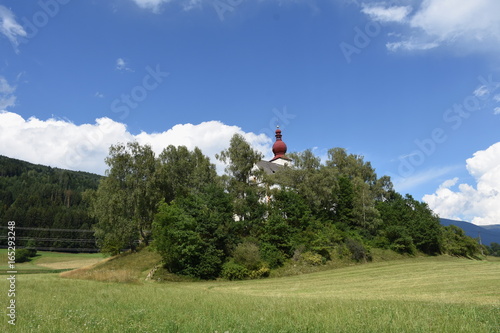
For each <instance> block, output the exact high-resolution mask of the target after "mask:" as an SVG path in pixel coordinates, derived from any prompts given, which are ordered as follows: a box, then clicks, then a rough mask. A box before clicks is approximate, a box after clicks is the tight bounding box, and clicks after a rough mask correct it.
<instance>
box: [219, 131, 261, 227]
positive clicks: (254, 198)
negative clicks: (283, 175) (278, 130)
mask: <svg viewBox="0 0 500 333" xmlns="http://www.w3.org/2000/svg"><path fill="white" fill-rule="evenodd" d="M216 158H217V159H218V160H220V161H222V162H224V163H226V164H227V167H226V174H227V176H228V182H227V183H228V184H227V188H228V190H229V193H231V195H232V197H233V205H234V213H235V215H236V216H237V217H238V218H237V219H238V220H239V221H245V220H247V221H248V222H250V221H249V220H251V219H252V218H259V217H258V216H257V217H256V216H255V212H260V211H261V209H260V208H259V205H260V202H259V198H260V197H262V195H263V192H264V189H263V188H259V187H257V186H255V184H254V183H253V182H251V179H255V178H261V177H262V172H261V171H260V170H257V169H256V168H255V165H256V163H257V162H258V161H260V160H261V159H262V158H263V156H262V154H261V153H260V152H258V151H256V150H254V149H253V148H252V147H251V146H250V144H249V143H248V142H247V141H246V140H245V138H244V137H243V136H242V135H240V134H235V135H233V137H232V138H231V142H230V143H229V148H228V149H226V150H224V151H222V152H221V153H220V154H217V155H216ZM245 229H248V226H247V227H245Z"/></svg>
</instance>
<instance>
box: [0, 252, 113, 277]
mask: <svg viewBox="0 0 500 333" xmlns="http://www.w3.org/2000/svg"><path fill="white" fill-rule="evenodd" d="M103 258H104V257H103V255H102V254H100V253H61V252H47V251H39V252H38V254H37V256H36V257H34V258H32V259H31V260H30V261H28V262H24V263H20V264H17V265H16V269H17V271H18V272H20V273H34V272H47V271H51V272H56V271H62V270H68V269H75V268H79V267H83V266H87V265H92V264H95V263H98V262H99V261H101V260H103ZM7 261H8V260H7V250H6V249H0V274H2V272H3V273H4V272H5V271H6V270H8V264H7Z"/></svg>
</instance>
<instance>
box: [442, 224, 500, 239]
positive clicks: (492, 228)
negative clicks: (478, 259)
mask: <svg viewBox="0 0 500 333" xmlns="http://www.w3.org/2000/svg"><path fill="white" fill-rule="evenodd" d="M440 220H441V224H442V225H444V226H449V225H455V226H457V227H459V228H462V229H463V230H464V231H465V234H466V235H467V236H469V237H472V238H478V237H481V242H482V243H483V244H484V245H490V244H491V243H493V242H495V243H498V244H500V224H494V225H482V226H479V225H475V224H473V223H470V222H465V221H456V220H450V219H440Z"/></svg>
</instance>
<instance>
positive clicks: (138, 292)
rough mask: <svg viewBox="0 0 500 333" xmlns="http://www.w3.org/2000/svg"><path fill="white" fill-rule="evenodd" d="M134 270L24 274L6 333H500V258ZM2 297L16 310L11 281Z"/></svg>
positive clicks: (3, 327)
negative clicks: (155, 275)
mask: <svg viewBox="0 0 500 333" xmlns="http://www.w3.org/2000/svg"><path fill="white" fill-rule="evenodd" d="M151 256H152V254H150V257H149V260H153V258H152V257H151ZM43 257H44V255H42V256H41V258H40V259H38V260H41V259H42V258H43ZM125 258H126V257H125ZM45 260H48V261H52V264H54V263H55V259H50V255H48V256H47V259H45ZM82 260H83V258H82ZM127 260H129V261H132V260H133V257H132V256H129V258H128V259H127ZM68 261H71V260H69V259H68ZM145 261H147V256H145V257H142V258H141V260H140V262H142V263H144V262H145ZM103 265H104V264H97V265H94V266H93V269H83V270H82V269H80V270H79V271H78V272H79V274H80V276H79V277H82V276H85V275H87V277H89V276H90V275H92V274H95V273H89V272H90V271H103V270H104V268H103V267H104V266H103ZM106 265H112V266H111V267H112V268H110V269H109V270H110V271H114V272H117V273H118V274H120V272H121V270H122V269H123V267H121V266H123V263H122V262H121V261H119V260H118V261H115V262H113V260H109V261H108V262H107V263H106ZM141 265H142V266H141ZM108 267H109V266H108ZM130 267H136V270H137V271H138V272H139V273H130V274H136V275H135V276H136V277H137V276H138V277H140V279H139V278H137V279H135V280H133V282H130V283H116V282H103V281H95V280H82V279H74V278H73V279H71V278H68V277H72V276H73V277H78V274H76V273H73V274H72V272H65V273H62V274H54V273H49V274H47V273H46V274H18V276H17V285H16V289H17V291H16V292H17V294H16V302H17V303H16V304H17V308H16V311H17V325H16V326H15V327H12V326H11V325H9V324H8V323H7V319H8V318H7V316H4V318H3V320H2V321H1V323H0V331H2V332H7V331H12V332H220V333H223V332H454V333H456V332H488V333H489V332H500V288H499V287H500V261H498V260H497V261H494V260H483V261H475V260H468V259H459V258H452V257H446V256H440V257H422V258H412V259H399V260H394V261H387V262H376V263H370V264H364V265H356V266H350V267H344V268H338V269H334V270H327V271H321V272H315V273H311V274H304V275H296V276H289V277H281V278H269V279H262V280H247V281H236V282H227V281H208V282H160V283H159V282H153V281H144V279H143V278H144V277H145V275H146V274H147V272H146V270H144V269H143V268H144V265H143V264H139V263H137V264H136V266H134V265H131V266H130ZM88 274H90V275H88ZM137 274H138V275H137ZM61 275H63V276H65V277H61ZM0 290H4V291H3V292H1V294H2V299H4V300H5V301H4V302H3V303H4V305H6V304H7V303H6V302H7V296H6V294H7V290H8V285H7V281H6V280H5V279H2V280H1V283H0Z"/></svg>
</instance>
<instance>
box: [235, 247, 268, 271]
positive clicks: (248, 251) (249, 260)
mask: <svg viewBox="0 0 500 333" xmlns="http://www.w3.org/2000/svg"><path fill="white" fill-rule="evenodd" d="M233 259H234V262H235V263H237V264H240V265H242V266H244V267H245V268H247V269H248V270H251V271H254V270H258V269H259V267H261V266H262V259H261V257H260V252H259V247H258V246H257V244H255V243H254V242H249V241H245V242H243V243H241V244H239V245H238V246H237V247H236V249H235V250H234V253H233Z"/></svg>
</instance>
